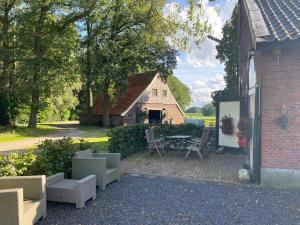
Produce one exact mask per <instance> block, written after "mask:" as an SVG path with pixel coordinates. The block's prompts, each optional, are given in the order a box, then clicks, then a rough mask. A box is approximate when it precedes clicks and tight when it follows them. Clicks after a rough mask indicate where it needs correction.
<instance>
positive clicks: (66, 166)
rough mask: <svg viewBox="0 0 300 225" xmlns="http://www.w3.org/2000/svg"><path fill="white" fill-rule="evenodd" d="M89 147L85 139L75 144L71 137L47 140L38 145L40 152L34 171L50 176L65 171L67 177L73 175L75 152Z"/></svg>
mask: <svg viewBox="0 0 300 225" xmlns="http://www.w3.org/2000/svg"><path fill="white" fill-rule="evenodd" d="M89 147H90V146H89V145H88V144H87V143H86V142H83V141H81V142H80V143H79V144H75V143H74V142H73V140H72V139H71V138H63V139H59V140H45V141H43V143H42V144H40V145H39V146H38V148H39V151H40V153H39V154H38V157H37V160H36V165H35V171H34V173H35V174H45V175H47V176H50V175H52V174H55V173H59V172H64V173H65V176H66V177H71V172H72V157H73V155H74V153H75V152H76V151H80V150H85V149H87V148H89Z"/></svg>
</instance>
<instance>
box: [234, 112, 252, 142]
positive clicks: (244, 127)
mask: <svg viewBox="0 0 300 225" xmlns="http://www.w3.org/2000/svg"><path fill="white" fill-rule="evenodd" d="M250 124H251V121H250V119H249V118H246V117H245V118H241V119H240V120H239V122H238V125H237V127H238V129H239V131H238V132H237V133H236V136H237V137H238V145H239V147H240V148H248V147H249V138H250V134H251V128H250Z"/></svg>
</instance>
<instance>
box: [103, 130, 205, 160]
mask: <svg viewBox="0 0 300 225" xmlns="http://www.w3.org/2000/svg"><path fill="white" fill-rule="evenodd" d="M149 127H150V126H149V125H147V124H138V125H133V126H124V127H116V128H113V129H112V130H111V131H110V132H109V136H110V139H109V151H110V152H119V153H121V156H122V158H126V157H128V156H130V155H132V154H134V153H136V152H139V151H144V150H146V149H147V140H146V138H145V130H146V129H148V128H149ZM202 131H203V128H202V127H200V126H197V125H194V124H181V125H168V124H164V125H160V126H156V127H155V132H156V134H157V135H158V136H161V137H164V136H168V135H177V134H185V135H191V136H194V137H201V135H202Z"/></svg>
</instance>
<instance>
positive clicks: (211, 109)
mask: <svg viewBox="0 0 300 225" xmlns="http://www.w3.org/2000/svg"><path fill="white" fill-rule="evenodd" d="M202 113H203V115H204V116H213V115H215V114H216V108H215V106H214V105H213V104H211V103H208V104H206V105H204V106H203V107H202Z"/></svg>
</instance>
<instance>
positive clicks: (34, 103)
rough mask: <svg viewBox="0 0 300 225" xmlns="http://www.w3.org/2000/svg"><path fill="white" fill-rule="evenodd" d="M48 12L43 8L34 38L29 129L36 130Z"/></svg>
mask: <svg viewBox="0 0 300 225" xmlns="http://www.w3.org/2000/svg"><path fill="white" fill-rule="evenodd" d="M46 12H47V8H43V7H42V8H41V12H40V17H39V22H38V26H37V27H36V33H35V37H34V55H35V60H36V61H35V64H34V67H33V70H34V71H33V77H32V92H31V110H30V117H29V122H28V127H29V128H36V125H37V115H38V112H39V105H40V79H41V64H42V58H43V56H44V49H43V45H42V37H43V26H44V20H45V16H46Z"/></svg>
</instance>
